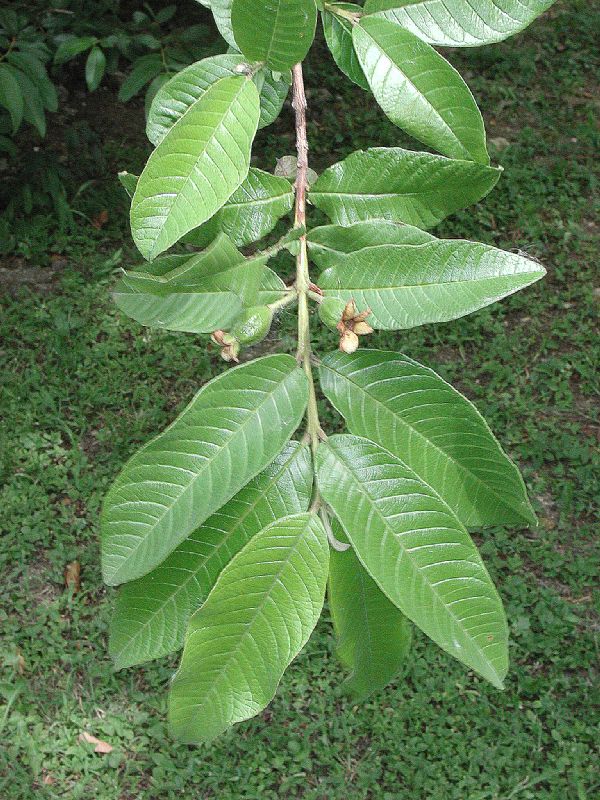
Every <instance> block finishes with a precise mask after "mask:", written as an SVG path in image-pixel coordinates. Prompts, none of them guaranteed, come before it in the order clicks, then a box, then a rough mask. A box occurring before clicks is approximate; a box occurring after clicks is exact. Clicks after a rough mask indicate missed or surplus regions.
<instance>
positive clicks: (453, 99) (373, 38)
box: [352, 17, 490, 164]
mask: <svg viewBox="0 0 600 800" xmlns="http://www.w3.org/2000/svg"><path fill="white" fill-rule="evenodd" d="M352 37H353V41H354V49H355V50H356V54H357V55H358V59H359V61H360V64H361V66H362V68H363V71H364V73H365V76H366V78H367V80H368V82H369V86H370V87H371V91H372V92H373V94H374V95H375V99H376V100H377V102H378V103H379V105H380V106H381V108H382V109H383V111H384V112H385V113H386V115H387V116H388V117H389V118H390V119H391V121H392V122H393V123H394V124H395V125H398V127H399V128H402V130H405V131H406V132H407V133H409V134H410V135H411V136H414V137H415V139H418V140H419V141H420V142H423V143H424V144H426V145H429V146H430V147H432V148H433V149H434V150H437V151H438V152H440V153H443V154H444V155H446V156H449V157H450V158H459V159H466V160H473V161H477V162H479V163H481V164H489V162H490V159H489V156H488V154H487V150H486V146H485V130H484V127H483V119H482V117H481V113H480V111H479V109H478V108H477V105H476V104H475V100H474V99H473V95H472V94H471V92H470V90H469V87H468V86H467V85H466V83H465V82H464V81H463V79H462V78H461V77H460V75H459V74H458V72H457V71H456V70H455V69H454V68H453V67H451V66H450V64H449V63H448V62H447V61H446V60H445V59H444V58H443V57H442V56H441V55H440V54H439V53H437V52H436V51H435V50H434V49H433V48H432V47H431V45H429V44H427V43H426V42H423V41H422V40H421V39H419V38H418V37H417V36H415V35H414V34H413V33H411V32H410V31H407V30H405V29H404V28H402V27H400V26H399V25H394V23H392V22H389V21H388V20H386V19H379V18H377V17H363V19H362V20H361V22H360V23H359V24H358V25H355V26H354V29H353V32H352Z"/></svg>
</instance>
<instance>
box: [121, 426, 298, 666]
mask: <svg viewBox="0 0 600 800" xmlns="http://www.w3.org/2000/svg"><path fill="white" fill-rule="evenodd" d="M312 483H313V474H312V462H311V458H310V452H309V450H308V448H307V447H306V446H302V445H300V444H299V443H298V442H290V443H289V444H288V445H286V447H285V448H284V449H283V451H282V453H281V454H280V455H279V456H278V457H277V458H276V459H275V461H274V462H273V463H272V464H270V465H269V466H268V467H267V468H266V469H265V470H264V471H263V472H261V473H260V475H257V477H256V478H254V479H253V480H251V481H250V483H248V484H247V485H246V486H244V488H243V489H242V490H241V491H239V492H238V493H237V494H236V495H235V497H232V499H231V500H230V501H229V502H228V503H226V504H225V505H224V506H223V507H222V508H221V509H220V510H219V511H217V513H216V514H213V515H212V517H210V518H209V519H208V520H206V522H205V523H204V524H203V525H201V526H200V527H199V528H197V529H196V530H195V531H194V532H193V533H192V534H191V536H188V538H187V539H185V541H183V542H182V543H181V544H180V545H179V546H178V547H177V548H176V549H175V550H174V551H173V552H172V553H171V555H170V556H169V557H168V558H167V559H166V561H164V562H163V563H162V564H161V566H160V567H157V568H156V569H154V570H152V572H149V573H148V574H147V575H145V576H144V577H143V578H139V579H138V580H137V581H132V582H131V583H128V584H125V586H123V587H121V589H120V590H119V594H118V596H117V602H116V606H115V609H114V612H113V614H112V615H111V631H110V653H111V656H112V657H113V659H114V661H115V669H123V668H124V667H131V666H133V665H134V664H140V663H142V662H144V661H149V660H150V659H153V658H160V657H161V656H164V655H168V654H169V653H173V652H175V651H176V650H178V649H179V648H180V647H181V646H182V645H183V640H184V633H185V630H186V628H187V624H188V621H189V618H190V616H191V615H192V614H193V613H194V612H195V611H196V610H197V609H198V608H200V606H201V605H202V603H203V602H204V600H205V599H206V597H207V595H208V593H209V592H210V590H211V589H212V588H213V586H214V584H215V582H216V580H217V578H218V576H219V574H220V573H221V571H222V570H223V568H224V567H225V566H226V565H227V564H228V563H229V562H230V561H231V559H232V558H233V557H234V556H235V555H236V553H238V552H239V551H240V550H241V549H242V547H244V545H246V544H247V543H248V542H249V541H250V539H251V538H252V537H253V536H255V535H256V534H257V533H258V532H259V531H261V530H262V529H263V528H265V527H266V526H267V525H270V524H271V523H272V522H275V521H276V520H278V519H279V518H280V517H284V516H286V515H288V514H299V513H302V512H304V511H307V510H308V506H309V504H310V499H311V494H312Z"/></svg>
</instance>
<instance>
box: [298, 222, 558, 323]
mask: <svg viewBox="0 0 600 800" xmlns="http://www.w3.org/2000/svg"><path fill="white" fill-rule="evenodd" d="M412 230H416V231H418V228H413V229H412ZM374 241H375V239H374ZM312 257H313V260H314V261H315V262H316V263H317V264H318V265H319V266H325V265H328V268H327V269H325V271H324V272H322V273H321V275H320V277H319V279H318V284H319V287H320V288H321V289H322V290H323V293H324V295H325V297H337V298H339V299H341V300H345V301H348V300H351V299H354V300H355V302H356V304H357V306H358V308H359V309H361V308H370V309H371V314H370V315H369V324H370V325H372V326H373V327H374V328H379V329H383V330H398V329H403V328H414V327H415V326H416V325H424V324H426V323H429V322H446V321H447V320H450V319H457V318H458V317H463V316H465V314H470V313H472V312H473V311H477V310H478V309H480V308H483V307H484V306H488V305H490V304H491V303H495V302H496V301H497V300H500V299H501V298H503V297H506V296H507V295H510V294H513V293H514V292H517V291H519V289H523V288H524V287H525V286H529V285H530V284H532V283H534V282H535V281H538V280H539V279H540V278H542V277H543V276H544V275H545V273H546V270H545V269H544V268H543V267H542V266H540V265H539V264H538V263H536V262H535V261H532V260H531V259H529V258H523V256H519V255H516V254H514V253H507V252H505V251H504V250H498V249H497V248H495V247H490V246H489V245H485V244H480V243H478V242H467V241H460V240H449V239H445V240H444V239H433V240H432V241H429V242H426V243H423V244H406V243H405V244H383V245H375V246H373V247H364V248H363V249H361V250H357V251H356V252H354V253H351V254H349V255H345V256H343V257H341V258H336V257H335V256H332V254H331V253H327V255H326V256H325V258H323V259H322V258H321V256H320V252H319V251H318V250H317V251H316V252H313V256H312Z"/></svg>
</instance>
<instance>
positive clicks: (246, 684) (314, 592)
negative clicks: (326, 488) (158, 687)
mask: <svg viewBox="0 0 600 800" xmlns="http://www.w3.org/2000/svg"><path fill="white" fill-rule="evenodd" d="M328 556H329V552H328V544H327V536H326V534H325V531H324V530H323V526H322V525H321V523H320V521H319V518H318V517H317V516H316V515H315V514H298V515H295V516H288V517H284V518H283V519H281V520H279V521H278V522H275V523H273V524H272V525H270V526H269V527H267V528H264V529H263V530H262V531H261V532H260V533H258V534H256V536H254V537H253V538H252V539H251V540H250V542H249V543H248V544H247V545H246V546H245V547H244V549H243V550H241V551H240V552H239V553H238V554H237V555H236V556H235V557H234V558H233V560H232V561H231V562H230V563H229V564H228V565H227V566H226V567H225V569H224V570H223V572H222V573H221V575H220V577H219V580H218V581H217V583H216V585H215V587H214V589H213V590H212V592H211V593H210V594H209V596H208V599H207V600H206V602H205V603H204V605H203V606H202V608H201V609H200V610H199V611H197V612H196V613H195V614H194V616H193V617H192V618H191V620H190V626H189V629H188V633H187V636H186V640H185V646H184V651H183V658H182V661H181V667H180V669H179V671H178V672H177V673H176V675H175V678H174V680H173V684H172V688H171V696H170V708H169V717H170V722H171V727H172V730H173V733H174V734H175V736H177V738H178V739H182V740H183V741H186V742H207V741H210V740H211V739H214V738H215V737H216V736H218V735H219V734H220V733H222V732H223V731H224V730H226V729H227V728H228V727H229V726H230V725H233V724H234V723H235V722H240V721H242V720H245V719H249V718H250V717H253V716H255V715H256V714H258V713H259V712H260V711H262V709H263V708H265V706H266V705H267V704H268V703H269V702H270V701H271V700H272V698H273V696H274V695H275V691H276V689H277V684H278V683H279V681H280V679H281V676H282V675H283V673H284V671H285V669H286V668H287V666H288V665H289V664H290V662H291V661H292V660H293V659H294V658H295V657H296V656H297V655H298V653H299V652H300V650H301V649H302V648H303V647H304V645H305V644H306V642H307V641H308V638H309V636H310V634H311V633H312V631H313V628H314V627H315V625H316V623H317V620H318V619H319V615H320V613H321V609H322V607H323V599H324V594H325V582H326V579H327V568H328Z"/></svg>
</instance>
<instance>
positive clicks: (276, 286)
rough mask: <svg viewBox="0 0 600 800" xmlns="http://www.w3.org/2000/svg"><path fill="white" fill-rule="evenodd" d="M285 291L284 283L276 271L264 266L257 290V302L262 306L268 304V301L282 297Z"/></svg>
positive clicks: (271, 301) (272, 301)
mask: <svg viewBox="0 0 600 800" xmlns="http://www.w3.org/2000/svg"><path fill="white" fill-rule="evenodd" d="M284 293H285V283H284V282H283V281H282V280H281V278H280V277H279V275H278V274H277V273H276V272H273V270H272V269H269V268H268V267H265V269H264V271H263V277H262V283H261V285H260V289H259V290H258V301H257V303H258V304H259V305H262V306H268V305H269V303H274V302H275V301H277V300H279V299H280V298H282V297H283V295H284Z"/></svg>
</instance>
